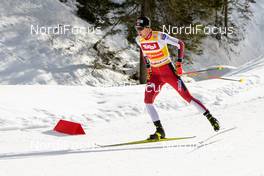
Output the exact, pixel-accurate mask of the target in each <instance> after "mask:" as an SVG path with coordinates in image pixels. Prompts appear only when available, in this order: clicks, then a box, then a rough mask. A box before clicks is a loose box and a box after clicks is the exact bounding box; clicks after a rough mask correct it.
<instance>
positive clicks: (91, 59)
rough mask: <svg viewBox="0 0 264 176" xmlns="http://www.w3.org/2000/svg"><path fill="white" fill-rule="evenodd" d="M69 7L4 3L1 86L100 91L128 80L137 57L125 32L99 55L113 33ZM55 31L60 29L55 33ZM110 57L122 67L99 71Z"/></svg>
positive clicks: (49, 2) (38, 0)
mask: <svg viewBox="0 0 264 176" xmlns="http://www.w3.org/2000/svg"><path fill="white" fill-rule="evenodd" d="M67 5H69V6H71V7H72V4H69V3H68V4H67ZM67 5H65V4H64V3H61V2H59V1H58V0H45V1H43V0H23V1H21V0H6V1H1V2H0V36H1V37H0V84H5V85H6V84H8V85H10V84H12V85H14V84H41V85H43V84H49V85H57V84H59V85H93V86H95V85H104V84H107V85H113V84H115V83H118V82H124V81H128V77H129V76H131V75H133V73H134V72H135V70H136V69H135V67H136V66H137V63H138V62H137V60H138V52H137V51H136V48H135V46H133V45H130V44H129V43H128V42H127V40H126V37H125V34H124V32H119V33H117V34H115V35H110V36H107V37H106V38H105V39H104V40H103V42H104V48H102V49H100V48H99V51H96V50H94V49H93V45H94V44H95V43H96V42H97V41H98V40H100V39H101V38H102V37H103V35H104V34H105V33H106V32H107V31H108V30H109V29H108V28H106V29H102V28H95V27H94V26H92V25H91V24H89V23H87V22H85V21H84V20H81V19H80V18H78V17H77V15H76V14H75V12H74V11H73V10H74V9H73V8H70V7H69V6H67ZM56 27H57V28H59V30H53V29H55V28H56ZM99 27H101V26H99ZM48 28H50V30H49V29H48ZM119 28H124V26H123V25H117V26H116V28H115V29H119ZM37 29H39V30H37ZM40 29H41V30H40ZM64 29H66V30H65V31H64ZM72 29H74V31H73V32H71V30H72ZM40 31H41V32H40ZM54 31H55V32H54ZM37 32H38V33H37ZM98 52H100V53H98ZM108 52H115V53H116V54H115V55H114V56H115V57H111V56H109V57H111V60H112V62H115V60H116V62H118V64H117V65H116V69H115V70H114V69H113V68H112V66H111V65H107V67H106V68H102V69H95V68H97V67H99V66H100V65H99V64H101V65H102V60H101V59H102V57H103V56H102V55H104V56H105V57H106V56H107V54H108ZM95 63H97V64H95ZM104 65H106V64H104ZM124 73H126V74H124Z"/></svg>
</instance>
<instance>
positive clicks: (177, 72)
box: [176, 61, 183, 76]
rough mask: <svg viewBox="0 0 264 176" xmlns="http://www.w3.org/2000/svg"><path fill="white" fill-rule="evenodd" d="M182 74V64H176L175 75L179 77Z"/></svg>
mask: <svg viewBox="0 0 264 176" xmlns="http://www.w3.org/2000/svg"><path fill="white" fill-rule="evenodd" d="M182 73H183V70H182V63H181V62H178V61H177V62H176V74H177V75H178V76H181V75H182Z"/></svg>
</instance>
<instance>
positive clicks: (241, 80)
mask: <svg viewBox="0 0 264 176" xmlns="http://www.w3.org/2000/svg"><path fill="white" fill-rule="evenodd" d="M208 78H211V79H222V80H227V81H236V82H241V83H243V82H245V79H232V78H225V77H218V76H209V77H208Z"/></svg>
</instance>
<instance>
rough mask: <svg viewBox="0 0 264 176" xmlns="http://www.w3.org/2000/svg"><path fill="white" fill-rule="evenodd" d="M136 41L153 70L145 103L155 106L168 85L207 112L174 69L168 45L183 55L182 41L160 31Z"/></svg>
mask: <svg viewBox="0 0 264 176" xmlns="http://www.w3.org/2000/svg"><path fill="white" fill-rule="evenodd" d="M136 41H137V43H138V45H139V46H140V48H141V50H142V53H143V55H144V57H146V58H147V59H148V60H149V62H150V65H151V70H152V75H151V77H150V79H149V80H148V81H147V85H146V89H145V100H144V101H145V103H146V104H153V102H154V100H155V98H156V96H157V95H158V94H159V92H160V90H161V88H162V86H163V85H164V84H165V83H168V84H170V85H171V86H172V87H173V88H174V89H175V90H176V91H177V92H178V93H179V94H180V95H181V97H182V98H183V99H185V100H186V101H187V102H188V103H192V104H193V105H195V106H196V107H197V108H198V109H199V110H200V111H201V112H203V113H204V112H205V111H207V108H206V107H205V106H204V105H203V104H202V103H201V102H200V101H199V100H197V99H196V98H194V97H193V96H192V95H191V94H190V92H189V91H188V89H187V87H186V86H185V84H184V82H183V81H182V79H181V78H180V77H179V76H178V75H176V73H175V71H174V69H173V64H172V62H171V58H170V53H169V51H168V46H167V44H171V45H174V46H176V47H177V48H179V49H180V50H181V51H180V52H181V53H183V48H180V47H181V43H183V42H182V41H180V40H178V39H177V38H174V37H171V36H169V35H168V34H166V33H162V32H158V31H152V32H151V33H150V34H149V35H148V36H147V38H142V37H140V36H138V37H137V38H136ZM152 119H153V118H152ZM155 120H157V119H155V118H154V119H153V121H155Z"/></svg>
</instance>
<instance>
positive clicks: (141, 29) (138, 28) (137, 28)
mask: <svg viewBox="0 0 264 176" xmlns="http://www.w3.org/2000/svg"><path fill="white" fill-rule="evenodd" d="M135 29H136V31H143V30H144V29H145V28H144V27H137V26H135Z"/></svg>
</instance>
